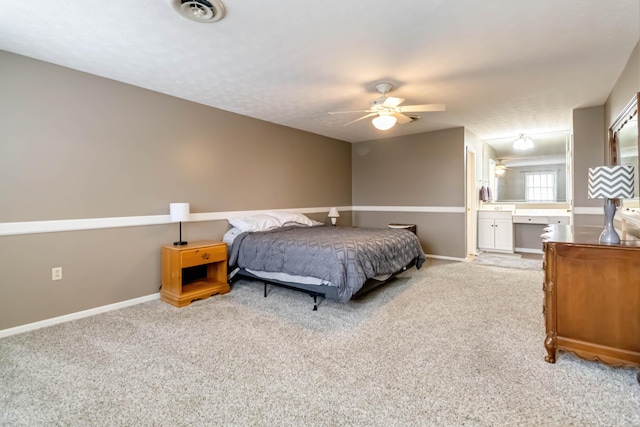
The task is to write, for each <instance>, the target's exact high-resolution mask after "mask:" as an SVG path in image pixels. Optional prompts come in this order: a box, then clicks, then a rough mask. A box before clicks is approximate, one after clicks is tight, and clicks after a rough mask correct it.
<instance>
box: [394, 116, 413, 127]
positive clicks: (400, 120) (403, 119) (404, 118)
mask: <svg viewBox="0 0 640 427" xmlns="http://www.w3.org/2000/svg"><path fill="white" fill-rule="evenodd" d="M392 116H393V117H395V118H396V119H397V120H398V123H399V124H401V125H403V124H405V123H409V122H410V121H411V117H407V116H405V115H404V114H401V113H393V114H392Z"/></svg>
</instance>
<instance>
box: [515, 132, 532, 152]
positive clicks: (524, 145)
mask: <svg viewBox="0 0 640 427" xmlns="http://www.w3.org/2000/svg"><path fill="white" fill-rule="evenodd" d="M513 148H514V149H516V150H530V149H532V148H533V141H532V140H531V138H529V137H528V136H525V135H524V134H523V133H521V134H520V135H519V136H518V139H516V140H515V141H514V142H513Z"/></svg>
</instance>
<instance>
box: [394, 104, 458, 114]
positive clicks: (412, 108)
mask: <svg viewBox="0 0 640 427" xmlns="http://www.w3.org/2000/svg"><path fill="white" fill-rule="evenodd" d="M398 109H399V110H400V112H401V113H423V112H426V111H445V110H446V109H447V106H446V105H445V104H422V105H405V106H404V107H398Z"/></svg>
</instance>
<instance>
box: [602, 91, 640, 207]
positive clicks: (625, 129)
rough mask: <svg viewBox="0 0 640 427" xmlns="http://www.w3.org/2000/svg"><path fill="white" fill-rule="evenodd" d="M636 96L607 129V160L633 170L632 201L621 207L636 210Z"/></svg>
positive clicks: (625, 200) (638, 189)
mask: <svg viewBox="0 0 640 427" xmlns="http://www.w3.org/2000/svg"><path fill="white" fill-rule="evenodd" d="M638 96H640V94H636V96H634V97H633V99H631V101H629V103H628V104H627V106H626V107H625V108H624V110H622V112H621V113H620V115H619V116H618V117H617V118H616V120H615V122H614V123H613V125H611V128H609V158H610V159H611V164H614V165H630V166H634V167H635V168H636V169H635V189H634V194H633V198H632V199H623V200H621V204H622V206H624V207H626V208H634V209H638V208H639V205H638V203H639V202H638V200H639V198H638V195H639V194H640V188H639V187H640V186H639V185H638V183H639V179H638V178H639V175H640V170H639V169H638V166H639V164H638V145H639V144H640V142H639V141H638Z"/></svg>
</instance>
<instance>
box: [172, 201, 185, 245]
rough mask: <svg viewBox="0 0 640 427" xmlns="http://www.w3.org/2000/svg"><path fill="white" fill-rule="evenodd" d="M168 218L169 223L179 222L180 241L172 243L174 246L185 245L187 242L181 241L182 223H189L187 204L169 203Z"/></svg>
mask: <svg viewBox="0 0 640 427" xmlns="http://www.w3.org/2000/svg"><path fill="white" fill-rule="evenodd" d="M169 216H170V217H171V222H180V240H178V241H177V242H173V244H174V245H176V246H182V245H186V244H187V242H183V241H182V221H189V203H170V204H169Z"/></svg>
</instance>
